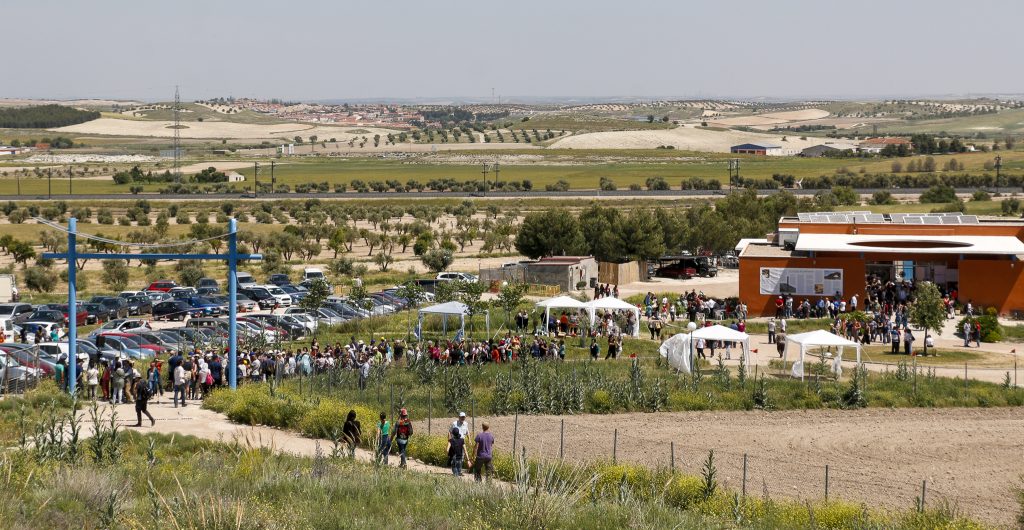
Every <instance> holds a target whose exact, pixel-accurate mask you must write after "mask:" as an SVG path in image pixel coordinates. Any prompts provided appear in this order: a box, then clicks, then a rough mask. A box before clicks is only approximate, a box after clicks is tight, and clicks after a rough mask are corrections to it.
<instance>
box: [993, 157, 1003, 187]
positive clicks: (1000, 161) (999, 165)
mask: <svg viewBox="0 0 1024 530" xmlns="http://www.w3.org/2000/svg"><path fill="white" fill-rule="evenodd" d="M995 168H996V186H999V182H998V181H999V170H1001V169H1003V157H1001V156H999V155H996V165H995Z"/></svg>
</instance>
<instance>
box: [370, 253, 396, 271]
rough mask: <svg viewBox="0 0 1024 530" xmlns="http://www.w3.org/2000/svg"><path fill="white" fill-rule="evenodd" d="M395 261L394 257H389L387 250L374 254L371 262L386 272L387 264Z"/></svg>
mask: <svg viewBox="0 0 1024 530" xmlns="http://www.w3.org/2000/svg"><path fill="white" fill-rule="evenodd" d="M394 261H395V258H393V257H391V254H390V253H388V252H384V251H380V252H378V253H377V255H376V256H374V257H373V262H374V263H376V264H377V267H378V268H379V269H380V271H381V272H387V271H388V266H389V265H391V264H392V263H393V262H394Z"/></svg>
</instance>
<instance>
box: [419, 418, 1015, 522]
mask: <svg viewBox="0 0 1024 530" xmlns="http://www.w3.org/2000/svg"><path fill="white" fill-rule="evenodd" d="M561 419H563V418H562V417H557V416H520V417H519V430H518V435H517V443H518V445H519V447H526V448H527V452H528V454H532V455H534V456H540V455H543V456H547V457H554V458H557V457H558V452H559V430H560V420H561ZM564 419H565V440H566V446H565V457H566V458H567V459H570V460H576V461H588V460H597V459H611V456H612V446H613V437H614V432H615V429H618V449H617V455H618V459H619V460H625V461H631V462H638V463H642V464H646V465H649V466H668V465H669V455H670V442H674V443H675V457H676V469H682V470H685V471H686V472H688V473H693V474H697V473H699V472H700V467H701V464H702V463H703V460H704V459H705V458H707V453H708V450H709V449H714V450H715V461H716V462H717V468H718V471H719V476H720V478H721V480H722V482H723V483H724V484H726V485H727V486H728V487H730V488H735V489H736V490H737V491H738V490H739V489H740V488H741V486H742V477H743V455H744V453H746V454H747V455H748V482H747V492H748V494H750V495H757V496H761V495H763V494H765V493H767V494H768V495H770V496H771V497H773V498H780V497H788V498H800V499H820V498H822V497H823V496H824V483H825V465H826V464H827V465H829V496H830V498H834V499H843V500H849V501H857V502H866V503H867V504H868V505H869V506H882V507H887V508H899V509H909V508H911V507H912V505H913V503H914V499H915V497H916V496H917V495H919V494H920V490H921V483H922V481H924V480H927V494H926V502H928V503H929V504H930V505H932V506H937V505H938V502H940V501H941V500H943V499H945V500H948V501H949V502H951V503H954V504H955V505H956V506H957V507H958V508H959V509H960V510H961V511H962V512H963V513H965V514H966V515H970V516H971V517H975V518H977V519H979V520H982V521H986V522H989V523H993V524H998V525H1010V524H1012V520H1013V517H1014V516H1015V514H1016V513H1017V512H1018V510H1019V506H1018V505H1017V503H1016V502H1015V497H1014V495H1013V491H1012V488H1013V487H1014V486H1020V485H1021V484H1022V482H1021V480H1022V479H1021V476H1022V474H1024V438H1022V433H1024V409H1019V408H1003V409H938V410H928V409H896V410H887V409H870V410H858V411H835V410H812V411H787V412H697V413H659V414H657V415H654V414H615V415H580V416H568V417H564ZM481 421H483V418H477V419H476V422H477V425H479V424H480V422H481ZM488 421H490V424H491V430H492V431H493V432H494V433H495V436H496V438H497V442H496V443H497V446H498V447H500V448H501V449H505V450H508V449H509V448H510V446H511V443H512V442H511V440H512V432H513V426H514V421H515V420H514V418H513V417H499V418H488ZM436 426H437V425H436V424H435V427H436ZM424 427H425V426H424Z"/></svg>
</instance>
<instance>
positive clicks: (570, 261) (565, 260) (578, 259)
mask: <svg viewBox="0 0 1024 530" xmlns="http://www.w3.org/2000/svg"><path fill="white" fill-rule="evenodd" d="M592 259H594V257H593V256H548V257H546V258H541V259H539V260H537V261H534V262H532V263H528V264H527V265H529V266H531V267H532V266H534V265H550V266H556V265H562V266H565V265H577V264H579V263H582V262H584V261H586V260H592Z"/></svg>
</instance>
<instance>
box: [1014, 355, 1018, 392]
mask: <svg viewBox="0 0 1024 530" xmlns="http://www.w3.org/2000/svg"><path fill="white" fill-rule="evenodd" d="M1013 386H1014V387H1015V388H1016V386H1017V354H1016V353H1015V354H1013Z"/></svg>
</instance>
